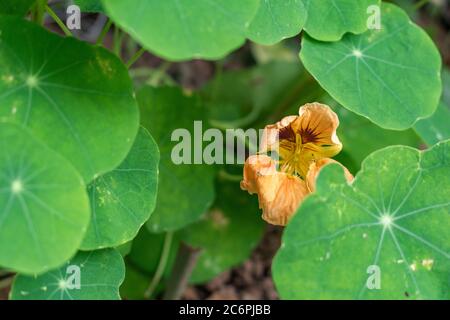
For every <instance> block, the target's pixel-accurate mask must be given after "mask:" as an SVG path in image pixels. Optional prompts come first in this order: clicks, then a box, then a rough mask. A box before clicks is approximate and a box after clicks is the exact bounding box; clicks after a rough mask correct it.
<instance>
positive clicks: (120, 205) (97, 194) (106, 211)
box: [82, 128, 159, 249]
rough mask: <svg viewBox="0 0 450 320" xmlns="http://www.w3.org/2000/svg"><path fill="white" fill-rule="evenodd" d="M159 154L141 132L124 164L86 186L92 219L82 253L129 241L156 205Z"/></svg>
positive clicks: (152, 143)
mask: <svg viewBox="0 0 450 320" xmlns="http://www.w3.org/2000/svg"><path fill="white" fill-rule="evenodd" d="M158 164H159V151H158V146H157V145H156V142H155V141H154V140H153V138H152V137H151V136H150V134H149V133H148V131H147V130H146V129H144V128H141V129H140V131H139V134H138V136H137V138H136V141H135V142H134V145H133V147H132V149H131V151H130V153H129V154H128V156H127V158H126V159H125V160H124V162H123V163H122V164H121V165H120V166H119V167H118V168H116V169H114V170H113V171H111V172H109V173H107V174H104V175H102V176H100V177H98V178H96V179H95V180H94V181H93V182H91V184H90V185H89V186H88V193H89V196H90V199H91V211H92V219H91V223H90V226H89V228H88V231H87V234H86V237H85V239H84V240H83V244H82V248H83V249H99V248H105V247H114V246H117V245H120V244H123V243H125V242H127V241H130V240H132V239H133V238H134V237H135V236H136V234H137V232H138V230H139V229H140V227H141V226H142V225H143V224H144V223H145V222H146V221H147V220H148V219H149V217H150V215H151V213H152V212H153V210H154V208H155V205H156V193H157V185H158Z"/></svg>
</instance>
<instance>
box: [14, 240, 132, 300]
mask: <svg viewBox="0 0 450 320" xmlns="http://www.w3.org/2000/svg"><path fill="white" fill-rule="evenodd" d="M124 277H125V265H124V262H123V259H122V257H121V255H120V253H119V252H117V251H116V250H114V249H105V250H98V251H87V252H83V251H81V252H79V253H78V254H77V255H76V256H75V257H74V258H72V259H71V260H69V261H67V263H65V264H64V265H63V266H62V267H60V268H58V269H55V270H52V271H49V272H47V273H44V274H42V275H40V276H37V277H31V276H23V275H18V276H17V277H16V278H15V279H14V283H13V286H12V289H11V293H10V298H11V299H13V300H119V299H120V296H119V286H120V285H121V283H122V282H123V279H124Z"/></svg>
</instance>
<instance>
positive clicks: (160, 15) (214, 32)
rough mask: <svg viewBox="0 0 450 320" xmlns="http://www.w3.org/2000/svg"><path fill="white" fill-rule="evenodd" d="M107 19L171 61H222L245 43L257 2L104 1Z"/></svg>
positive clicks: (199, 0) (182, 0) (223, 0)
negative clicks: (197, 59)
mask: <svg viewBox="0 0 450 320" xmlns="http://www.w3.org/2000/svg"><path fill="white" fill-rule="evenodd" d="M102 3H103V6H104V7H105V9H106V12H107V13H108V15H109V16H110V17H111V18H112V19H113V20H114V21H115V22H116V23H117V24H118V25H120V26H121V27H122V28H123V29H124V30H125V31H127V32H129V33H130V34H131V35H132V36H133V37H134V38H135V39H136V40H138V41H139V42H140V43H141V44H142V45H143V46H144V47H145V48H147V49H148V50H150V51H152V52H154V53H156V54H158V55H160V56H162V57H164V58H167V59H169V60H187V59H191V58H205V59H218V58H221V57H223V56H225V55H226V54H227V53H229V52H230V51H231V50H233V49H235V48H237V47H239V46H240V45H242V44H243V43H244V40H245V35H246V28H247V25H248V24H249V23H250V21H251V20H252V18H253V16H254V14H255V12H256V10H257V9H258V5H259V0H246V1H245V2H242V1H241V0H190V1H184V0H166V1H160V0H150V1H149V0H129V1H122V0H103V1H102Z"/></svg>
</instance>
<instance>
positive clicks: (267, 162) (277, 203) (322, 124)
mask: <svg viewBox="0 0 450 320" xmlns="http://www.w3.org/2000/svg"><path fill="white" fill-rule="evenodd" d="M338 126H339V119H338V117H337V115H336V114H335V113H334V112H333V111H332V110H331V109H330V108H329V107H328V106H327V105H324V104H320V103H309V104H306V105H304V106H302V107H300V110H299V115H298V116H288V117H285V118H283V119H282V120H281V121H279V122H277V123H276V124H273V125H268V126H266V127H265V129H264V134H263V138H262V142H261V145H260V150H259V153H258V154H257V155H254V156H250V157H249V158H248V159H247V161H246V162H245V165H244V179H243V180H242V181H241V188H242V189H243V190H247V191H248V192H249V193H250V194H253V193H256V194H258V200H259V206H260V208H261V209H262V210H263V215H262V217H263V219H264V220H266V221H267V222H269V223H271V224H275V225H286V224H287V222H288V220H289V218H290V217H291V216H292V215H293V214H294V213H295V211H296V210H297V208H298V206H299V205H300V203H301V202H302V200H303V199H304V198H305V197H306V196H307V195H308V194H309V193H311V192H314V190H315V181H316V177H317V175H318V174H319V171H320V169H321V168H322V167H323V166H325V165H327V164H328V163H331V162H336V161H335V160H332V159H329V158H331V157H333V156H335V155H336V154H338V153H339V152H340V151H341V149H342V144H341V142H340V141H339V139H338V137H337V135H336V129H337V127H338ZM267 152H277V153H278V155H279V157H280V160H278V161H275V160H273V159H272V158H271V157H269V156H267V155H265V154H263V153H267ZM344 169H345V170H344V171H345V175H346V177H347V180H349V181H351V180H352V179H353V176H352V175H351V174H350V172H348V170H347V169H346V168H344Z"/></svg>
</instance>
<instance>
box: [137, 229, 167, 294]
mask: <svg viewBox="0 0 450 320" xmlns="http://www.w3.org/2000/svg"><path fill="white" fill-rule="evenodd" d="M172 239H173V232H166V236H165V238H164V244H163V248H162V252H161V256H160V258H159V263H158V267H157V268H156V272H155V275H154V276H153V278H152V281H151V282H150V284H149V286H148V288H147V290H145V293H144V298H146V299H150V298H151V297H152V296H153V294H154V293H155V290H156V288H157V287H158V284H159V283H160V282H161V279H162V276H163V275H164V270H166V266H167V261H168V260H169V253H170V247H171V246H172Z"/></svg>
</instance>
